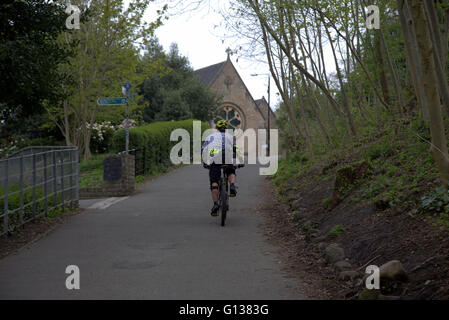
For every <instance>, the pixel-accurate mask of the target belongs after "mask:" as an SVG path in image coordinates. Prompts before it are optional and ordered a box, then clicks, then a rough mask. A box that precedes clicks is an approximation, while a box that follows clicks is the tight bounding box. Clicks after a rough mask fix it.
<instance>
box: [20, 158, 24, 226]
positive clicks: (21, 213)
mask: <svg viewBox="0 0 449 320" xmlns="http://www.w3.org/2000/svg"><path fill="white" fill-rule="evenodd" d="M19 223H20V225H21V226H23V155H22V156H21V157H20V213H19Z"/></svg>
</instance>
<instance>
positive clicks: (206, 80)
mask: <svg viewBox="0 0 449 320" xmlns="http://www.w3.org/2000/svg"><path fill="white" fill-rule="evenodd" d="M225 63H226V61H223V62H220V63H217V64H213V65H211V66H208V67H206V68H202V69H198V70H196V71H195V74H196V75H198V76H199V77H200V81H201V82H202V83H203V84H204V85H206V86H210V85H211V84H212V82H214V80H215V78H216V77H217V75H218V74H219V73H220V71H221V69H222V68H223V66H224V65H225Z"/></svg>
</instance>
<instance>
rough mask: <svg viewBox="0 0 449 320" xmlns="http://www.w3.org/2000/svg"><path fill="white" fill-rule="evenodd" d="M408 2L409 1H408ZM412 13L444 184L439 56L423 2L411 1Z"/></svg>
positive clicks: (446, 167) (448, 171)
mask: <svg viewBox="0 0 449 320" xmlns="http://www.w3.org/2000/svg"><path fill="white" fill-rule="evenodd" d="M406 1H407V0H406ZM411 12H412V16H413V20H414V22H415V32H416V36H417V42H418V51H419V55H420V58H421V64H422V71H423V72H422V75H421V77H420V79H421V85H422V86H423V88H424V92H425V95H426V97H427V99H428V101H429V115H430V119H429V120H430V121H429V123H430V133H431V136H432V147H431V152H432V155H433V157H434V159H435V162H436V164H437V167H438V170H439V172H440V175H441V178H442V182H443V183H444V184H446V183H447V182H448V181H449V155H448V148H447V140H446V135H445V131H444V123H443V116H442V113H441V107H440V95H439V92H438V88H437V87H436V86H435V83H436V82H437V72H436V65H435V60H434V57H433V55H438V54H439V52H437V51H435V46H434V45H433V44H432V42H431V35H430V30H429V28H428V21H427V17H426V14H425V12H424V8H423V5H422V1H420V0H411Z"/></svg>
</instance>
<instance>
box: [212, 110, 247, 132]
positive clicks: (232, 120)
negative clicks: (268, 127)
mask: <svg viewBox="0 0 449 320" xmlns="http://www.w3.org/2000/svg"><path fill="white" fill-rule="evenodd" d="M220 120H226V121H227V122H228V124H229V129H233V130H236V129H242V130H244V129H245V118H244V116H243V114H241V111H240V110H239V109H238V108H236V107H235V106H232V105H229V104H225V105H223V106H222V107H220V108H219V109H218V112H217V114H216V116H215V119H214V123H217V122H218V121H220Z"/></svg>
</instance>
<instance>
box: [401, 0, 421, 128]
mask: <svg viewBox="0 0 449 320" xmlns="http://www.w3.org/2000/svg"><path fill="white" fill-rule="evenodd" d="M396 2H397V7H398V12H399V20H400V23H401V28H402V34H403V37H404V47H405V53H406V55H405V57H406V60H407V70H408V72H409V73H410V75H411V79H412V83H413V87H414V88H415V94H416V97H417V99H418V103H419V105H420V106H421V114H422V116H423V118H424V120H426V121H429V102H428V100H427V97H426V95H425V94H424V88H423V87H422V86H421V85H420V81H419V77H420V75H421V74H422V71H421V63H420V61H419V53H418V43H417V40H416V33H415V25H414V21H413V18H412V16H411V13H410V11H409V7H408V6H405V4H406V3H405V1H404V0H397V1H396Z"/></svg>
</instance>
